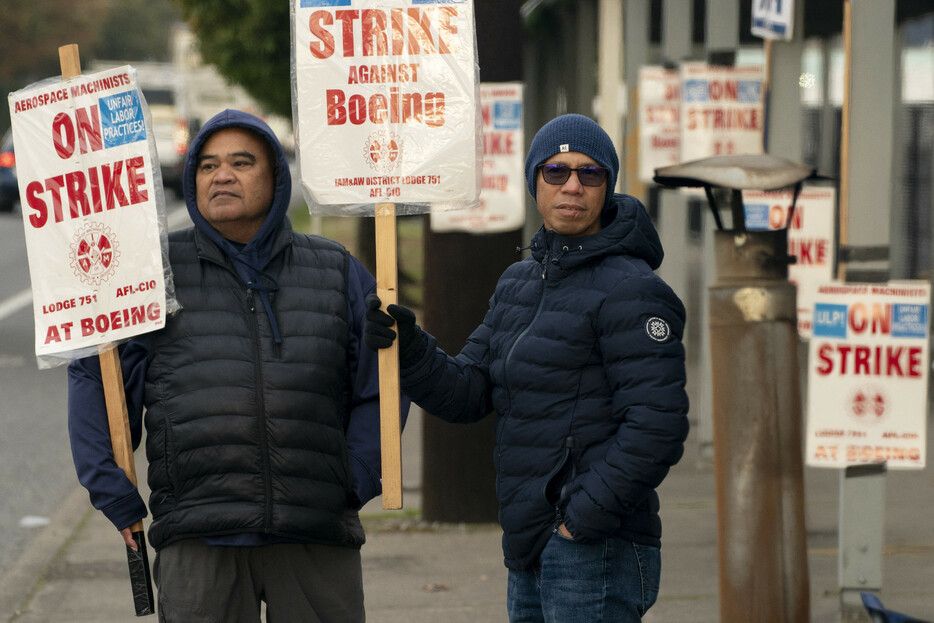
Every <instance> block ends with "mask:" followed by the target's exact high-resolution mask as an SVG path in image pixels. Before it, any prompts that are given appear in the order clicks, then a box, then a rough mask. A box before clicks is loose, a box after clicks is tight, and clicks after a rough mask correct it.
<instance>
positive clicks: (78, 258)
mask: <svg viewBox="0 0 934 623" xmlns="http://www.w3.org/2000/svg"><path fill="white" fill-rule="evenodd" d="M118 247H119V244H118V242H117V240H116V238H115V237H114V235H113V232H112V231H111V230H110V228H109V227H107V226H106V225H104V224H102V223H87V224H86V225H84V226H83V227H82V228H81V229H79V230H78V233H76V234H75V236H74V238H73V239H72V243H71V253H70V257H71V269H72V270H73V271H74V273H75V276H76V277H78V278H79V279H81V281H82V282H83V283H87V284H90V285H93V286H99V285H100V284H101V283H103V282H105V281H107V280H108V279H110V277H111V276H113V274H114V272H115V271H116V269H117V266H118V265H119V263H120V262H119V261H118V259H119V257H120V251H118Z"/></svg>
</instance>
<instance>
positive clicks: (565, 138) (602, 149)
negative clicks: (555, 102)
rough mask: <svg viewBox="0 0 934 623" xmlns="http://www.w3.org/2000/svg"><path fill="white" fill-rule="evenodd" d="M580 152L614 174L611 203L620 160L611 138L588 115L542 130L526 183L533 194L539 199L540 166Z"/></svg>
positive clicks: (608, 188)
mask: <svg viewBox="0 0 934 623" xmlns="http://www.w3.org/2000/svg"><path fill="white" fill-rule="evenodd" d="M566 151H577V152H580V153H582V154H586V155H588V156H590V157H591V158H593V159H594V160H596V161H597V163H598V164H599V165H600V166H603V167H606V168H607V169H609V170H610V174H609V176H608V177H607V180H606V201H605V202H604V205H605V204H606V203H609V202H610V198H611V197H612V196H613V192H614V189H615V188H616V176H617V175H618V174H619V156H617V155H616V148H615V147H613V141H611V140H610V137H609V135H607V133H606V132H605V131H604V129H603V128H601V127H600V126H599V125H597V123H596V122H595V121H594V120H593V119H591V118H590V117H585V116H584V115H574V114H571V115H561V116H560V117H555V118H554V119H552V120H551V121H549V122H548V123H546V124H545V125H543V126H542V129H541V130H539V131H538V133H537V134H536V135H535V138H533V139H532V145H531V146H530V147H529V155H528V156H527V157H526V159H525V181H526V184H528V186H529V192H530V193H531V194H532V197H533V198H534V197H535V185H536V183H537V179H538V165H540V164H541V163H543V162H545V161H546V160H548V159H549V158H551V157H552V156H554V155H555V154H557V153H561V152H566Z"/></svg>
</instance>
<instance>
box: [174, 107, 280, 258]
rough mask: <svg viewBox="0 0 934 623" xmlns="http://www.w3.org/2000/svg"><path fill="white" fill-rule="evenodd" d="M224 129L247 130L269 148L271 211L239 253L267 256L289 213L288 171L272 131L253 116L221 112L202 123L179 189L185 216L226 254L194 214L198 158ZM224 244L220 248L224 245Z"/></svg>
mask: <svg viewBox="0 0 934 623" xmlns="http://www.w3.org/2000/svg"><path fill="white" fill-rule="evenodd" d="M228 128H243V129H245V130H250V131H251V132H254V133H255V134H257V135H258V136H260V137H262V138H263V139H264V140H265V141H266V143H268V144H269V147H270V154H271V155H272V160H273V162H272V165H273V170H274V171H275V175H276V181H275V187H274V193H273V199H272V207H271V208H270V210H269V214H268V215H267V216H266V220H265V221H264V222H263V225H262V227H260V229H259V231H258V232H257V233H256V235H255V236H253V239H252V240H250V242H249V243H248V244H247V245H246V247H244V248H243V251H244V252H246V251H248V250H249V251H250V252H251V253H252V252H254V251H257V250H263V249H264V248H265V251H266V253H267V254H268V251H269V250H268V248H266V247H268V246H269V245H270V243H271V241H272V239H273V238H274V237H275V234H276V232H278V230H279V228H280V227H281V226H282V223H283V222H285V215H286V212H287V211H288V209H289V201H290V199H291V196H292V174H291V173H290V171H289V162H288V159H287V158H286V156H285V151H284V150H283V149H282V144H281V143H279V139H278V138H277V137H276V135H275V133H274V132H273V131H272V129H271V128H270V127H269V126H268V125H266V122H265V121H263V120H262V119H260V118H259V117H257V116H255V115H251V114H250V113H246V112H243V111H241V110H230V109H228V110H225V111H223V112H220V113H218V114H216V115H214V116H213V117H211V118H210V119H209V120H208V122H207V123H205V124H204V125H203V126H202V127H201V130H200V131H199V132H198V134H197V135H196V136H195V139H194V140H193V141H192V143H191V147H190V148H189V149H188V155H187V157H186V158H185V170H184V174H183V178H182V189H183V193H184V196H185V204H186V205H187V206H188V214H189V216H191V220H192V222H193V223H194V224H195V227H197V228H198V229H199V230H200V231H201V232H202V233H204V234H205V235H206V236H208V238H210V239H211V240H213V241H214V242H215V243H217V244H218V246H220V247H221V248H222V249H224V250H225V251H227V247H228V246H232V245H230V243H229V241H225V240H224V238H223V236H221V235H220V233H219V232H218V231H217V230H216V229H214V227H213V226H211V225H210V224H209V223H208V222H207V221H206V220H205V219H204V217H203V216H202V215H201V212H200V211H199V210H198V201H197V191H196V187H195V174H196V173H197V170H198V156H199V155H200V153H201V148H202V147H204V143H205V142H206V141H207V140H208V138H210V137H211V135H212V134H214V133H216V132H218V131H220V130H226V129H228ZM225 242H226V243H227V244H224V243H225ZM261 254H262V253H261Z"/></svg>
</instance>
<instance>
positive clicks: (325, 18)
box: [308, 11, 334, 58]
mask: <svg viewBox="0 0 934 623" xmlns="http://www.w3.org/2000/svg"><path fill="white" fill-rule="evenodd" d="M333 23H334V17H333V16H332V15H331V13H330V12H329V11H315V12H313V13H312V14H311V17H309V18H308V29H309V30H310V31H311V34H312V35H313V36H315V37H317V38H318V39H319V41H320V43H318V42H315V41H312V42H311V43H310V44H309V47H310V48H311V55H312V56H314V57H315V58H329V57H330V56H331V55H332V54H334V35H332V34H331V33H330V32H328V30H327V29H325V28H324V27H323V26H330V25H332V24H333Z"/></svg>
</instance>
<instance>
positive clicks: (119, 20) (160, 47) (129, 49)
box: [92, 0, 181, 61]
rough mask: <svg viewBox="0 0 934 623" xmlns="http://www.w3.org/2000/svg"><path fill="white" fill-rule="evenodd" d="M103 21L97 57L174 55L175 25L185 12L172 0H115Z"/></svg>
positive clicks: (151, 58)
mask: <svg viewBox="0 0 934 623" xmlns="http://www.w3.org/2000/svg"><path fill="white" fill-rule="evenodd" d="M109 4H110V6H111V10H110V11H109V12H108V15H107V16H106V17H105V18H104V20H103V22H102V24H101V32H100V36H99V37H98V41H97V43H96V44H95V45H94V46H93V49H92V51H93V54H94V57H95V58H100V59H108V60H128V61H169V60H171V59H172V49H171V34H172V25H173V24H175V23H176V22H178V21H179V20H180V19H181V12H180V11H179V9H178V7H177V6H175V5H174V4H173V3H172V2H171V0H119V1H118V0H111V2H110V3H109Z"/></svg>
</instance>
